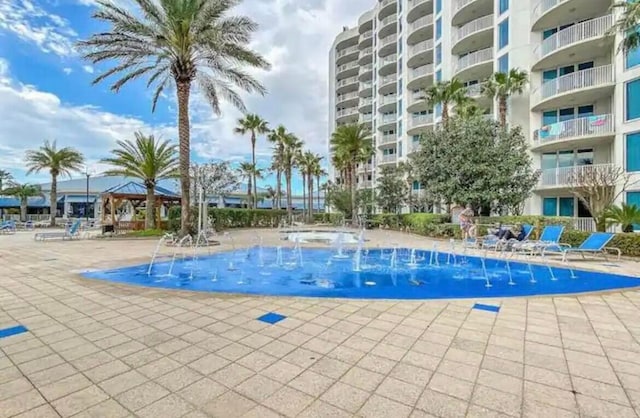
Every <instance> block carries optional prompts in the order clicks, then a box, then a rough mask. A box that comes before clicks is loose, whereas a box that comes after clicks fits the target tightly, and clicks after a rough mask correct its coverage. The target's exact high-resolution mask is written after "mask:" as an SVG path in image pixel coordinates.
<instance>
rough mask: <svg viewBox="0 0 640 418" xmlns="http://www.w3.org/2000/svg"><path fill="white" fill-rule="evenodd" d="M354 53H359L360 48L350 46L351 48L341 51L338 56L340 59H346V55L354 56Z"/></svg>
mask: <svg viewBox="0 0 640 418" xmlns="http://www.w3.org/2000/svg"><path fill="white" fill-rule="evenodd" d="M354 52H358V47H357V46H350V47H349V48H345V49H341V50H340V51H338V53H337V54H336V56H337V57H338V58H340V57H344V56H345V55H349V54H352V53H354Z"/></svg>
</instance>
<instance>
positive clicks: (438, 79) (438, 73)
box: [436, 70, 442, 83]
mask: <svg viewBox="0 0 640 418" xmlns="http://www.w3.org/2000/svg"><path fill="white" fill-rule="evenodd" d="M441 81H442V70H438V71H436V83H439V82H441Z"/></svg>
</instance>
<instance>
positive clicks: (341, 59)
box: [336, 46, 358, 65]
mask: <svg viewBox="0 0 640 418" xmlns="http://www.w3.org/2000/svg"><path fill="white" fill-rule="evenodd" d="M356 58H358V47H357V46H350V47H348V48H344V49H341V50H339V51H338V52H336V65H342V64H346V63H347V62H349V61H353V60H354V59H356Z"/></svg>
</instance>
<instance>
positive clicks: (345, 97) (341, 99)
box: [337, 92, 358, 103]
mask: <svg viewBox="0 0 640 418" xmlns="http://www.w3.org/2000/svg"><path fill="white" fill-rule="evenodd" d="M357 98H358V93H355V92H352V93H344V94H338V100H337V102H338V103H340V102H346V101H347V100H353V99H357Z"/></svg>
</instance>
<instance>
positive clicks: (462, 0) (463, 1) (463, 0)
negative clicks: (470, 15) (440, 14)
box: [453, 0, 476, 13]
mask: <svg viewBox="0 0 640 418" xmlns="http://www.w3.org/2000/svg"><path fill="white" fill-rule="evenodd" d="M474 1H476V0H456V2H455V3H454V5H453V13H455V12H457V11H458V10H460V9H462V8H463V7H464V6H466V5H467V4H469V3H471V2H474Z"/></svg>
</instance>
